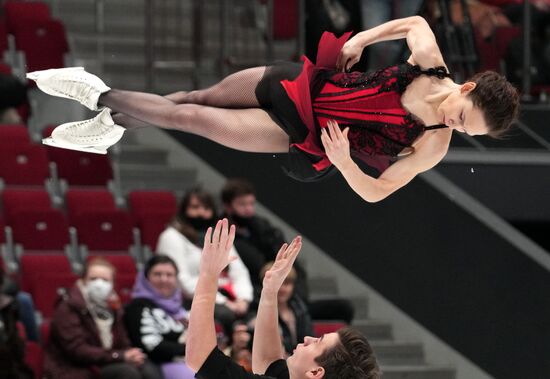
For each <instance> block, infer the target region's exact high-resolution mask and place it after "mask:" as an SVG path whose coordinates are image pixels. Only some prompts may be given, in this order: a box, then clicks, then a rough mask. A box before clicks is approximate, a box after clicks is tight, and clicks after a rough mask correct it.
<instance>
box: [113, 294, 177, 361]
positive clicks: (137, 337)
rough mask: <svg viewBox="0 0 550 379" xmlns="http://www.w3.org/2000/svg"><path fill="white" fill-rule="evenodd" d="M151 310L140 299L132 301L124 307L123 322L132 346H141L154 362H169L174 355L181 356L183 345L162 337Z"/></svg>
mask: <svg viewBox="0 0 550 379" xmlns="http://www.w3.org/2000/svg"><path fill="white" fill-rule="evenodd" d="M152 310H153V307H152V306H151V305H147V304H146V303H145V302H140V301H134V302H132V303H130V304H129V305H128V307H126V310H125V312H124V323H125V324H126V329H127V330H128V337H129V338H130V341H131V342H132V346H135V347H139V348H141V349H142V350H143V351H144V352H145V353H146V354H147V356H148V357H149V358H150V359H151V360H152V361H153V362H155V363H162V362H170V361H172V360H173V359H174V357H183V356H184V355H185V345H184V344H181V343H178V342H177V341H167V340H165V339H164V337H163V335H162V331H161V330H160V329H156V327H158V325H156V323H155V322H154V318H153V317H152V316H151V311H152ZM157 340H158V342H157ZM145 341H148V343H147V342H145ZM153 345H154V347H152V346H153Z"/></svg>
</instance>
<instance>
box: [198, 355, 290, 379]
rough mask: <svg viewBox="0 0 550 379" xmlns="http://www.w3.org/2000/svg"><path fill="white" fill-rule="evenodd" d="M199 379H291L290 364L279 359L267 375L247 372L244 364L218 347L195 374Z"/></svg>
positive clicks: (268, 370) (272, 364)
mask: <svg viewBox="0 0 550 379" xmlns="http://www.w3.org/2000/svg"><path fill="white" fill-rule="evenodd" d="M195 377H196V378H199V379H240V378H244V379H260V378H275V379H289V378H290V376H289V373H288V366H287V365H286V361H285V360H284V359H278V360H276V361H275V362H273V363H271V364H270V365H269V367H268V368H267V370H266V371H265V375H257V374H252V373H250V372H246V371H245V370H244V368H243V367H242V366H240V365H239V364H237V363H236V362H234V361H233V360H232V359H231V358H229V357H228V356H227V355H225V354H224V353H222V352H221V351H220V349H218V348H217V347H215V348H214V350H212V352H211V353H210V355H209V356H208V358H206V361H204V363H203V364H202V366H201V368H200V369H199V371H198V372H197V375H195Z"/></svg>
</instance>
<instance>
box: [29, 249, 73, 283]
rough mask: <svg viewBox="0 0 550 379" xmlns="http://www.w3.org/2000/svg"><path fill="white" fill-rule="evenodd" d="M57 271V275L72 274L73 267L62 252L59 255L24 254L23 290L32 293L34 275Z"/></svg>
mask: <svg viewBox="0 0 550 379" xmlns="http://www.w3.org/2000/svg"><path fill="white" fill-rule="evenodd" d="M52 269H55V272H56V273H65V274H70V273H71V265H70V263H69V259H67V257H66V256H65V255H63V254H62V253H61V252H60V253H59V254H43V255H42V254H40V255H34V254H23V255H22V256H21V269H20V275H21V289H22V290H23V291H26V292H31V290H32V288H33V282H34V281H35V277H34V275H36V274H39V273H44V272H46V273H48V272H52Z"/></svg>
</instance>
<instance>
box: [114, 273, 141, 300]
mask: <svg viewBox="0 0 550 379" xmlns="http://www.w3.org/2000/svg"><path fill="white" fill-rule="evenodd" d="M135 282H136V275H132V274H119V273H118V272H117V274H116V277H115V291H116V293H117V294H118V296H119V297H120V302H121V303H122V304H128V303H129V302H130V300H132V290H133V288H134V283H135Z"/></svg>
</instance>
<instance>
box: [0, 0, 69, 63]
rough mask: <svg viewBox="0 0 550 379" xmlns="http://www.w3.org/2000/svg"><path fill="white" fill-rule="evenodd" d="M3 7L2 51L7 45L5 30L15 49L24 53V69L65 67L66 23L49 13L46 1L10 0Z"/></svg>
mask: <svg viewBox="0 0 550 379" xmlns="http://www.w3.org/2000/svg"><path fill="white" fill-rule="evenodd" d="M3 8H4V9H3V10H4V12H3V13H4V19H2V20H1V21H0V24H2V26H1V27H0V47H1V48H2V50H1V51H4V50H6V49H7V48H8V47H9V46H8V45H9V44H8V34H11V35H12V36H13V38H14V42H15V49H16V50H17V51H21V52H22V53H23V54H24V56H25V63H26V67H25V68H26V70H27V71H36V70H45V69H49V68H58V67H64V57H65V54H66V53H68V51H69V44H68V42H67V37H66V31H65V27H64V25H63V23H62V22H61V21H59V20H56V19H53V18H52V17H51V14H50V9H49V7H48V5H47V4H46V3H44V2H41V1H16V0H10V1H6V2H5V3H4V6H3Z"/></svg>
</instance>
